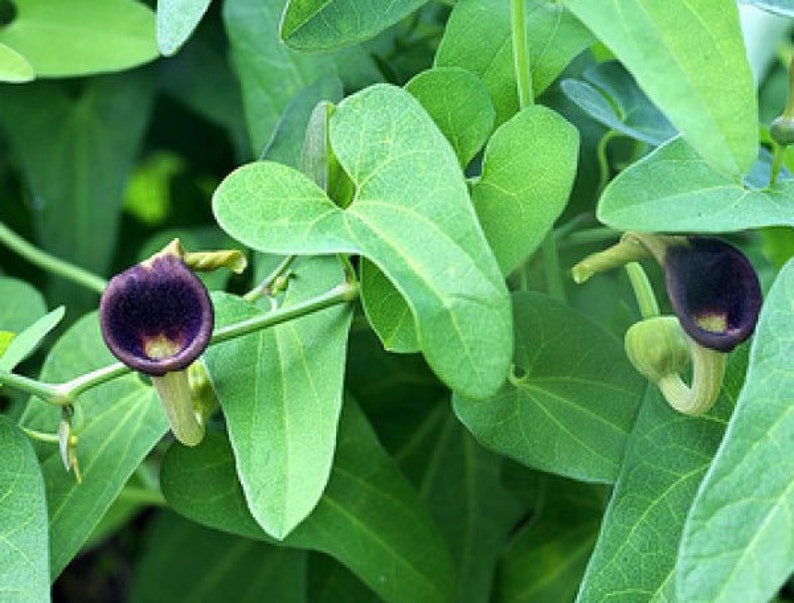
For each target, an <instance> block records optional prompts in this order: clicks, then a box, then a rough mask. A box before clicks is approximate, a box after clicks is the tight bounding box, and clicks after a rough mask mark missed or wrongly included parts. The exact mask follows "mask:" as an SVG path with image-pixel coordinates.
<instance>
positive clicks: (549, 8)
mask: <svg viewBox="0 0 794 603" xmlns="http://www.w3.org/2000/svg"><path fill="white" fill-rule="evenodd" d="M526 15H527V31H528V36H527V38H528V40H527V42H528V45H529V56H530V61H531V65H530V70H531V72H532V88H533V91H534V92H535V94H536V95H537V94H540V93H541V92H543V91H544V90H545V89H546V88H547V87H548V86H549V84H551V82H553V81H554V79H555V78H556V77H557V76H558V75H559V74H560V73H561V72H562V70H563V69H565V67H566V66H567V65H568V63H570V62H571V60H573V58H574V57H575V56H576V55H578V54H579V53H580V52H582V51H583V50H584V49H585V48H587V47H588V46H589V45H590V44H591V43H592V42H593V37H592V36H591V34H590V32H588V31H587V29H586V28H584V27H583V26H582V24H581V23H579V22H578V21H577V20H576V19H575V18H574V17H573V16H572V15H571V14H570V13H569V12H568V11H567V10H566V9H565V8H564V7H563V6H562V4H561V3H559V2H549V1H547V0H528V2H527V6H526ZM435 66H436V67H461V68H463V69H467V70H469V71H471V72H472V73H474V74H476V75H477V76H479V77H480V79H482V80H483V81H484V82H485V83H486V84H487V85H488V88H489V89H490V91H491V98H492V100H493V104H494V108H495V109H496V124H497V125H499V124H501V123H503V122H505V121H507V120H508V119H509V118H510V117H511V116H512V115H513V114H514V113H516V112H517V111H518V92H517V87H516V79H515V73H514V68H513V47H512V42H511V29H510V3H509V2H505V1H503V0H459V1H458V2H457V3H456V4H455V7H454V9H453V10H452V14H451V15H450V17H449V20H448V22H447V25H446V28H445V29H444V37H443V38H442V39H441V44H440V45H439V47H438V52H437V53H436V59H435Z"/></svg>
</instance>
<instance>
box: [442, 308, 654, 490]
mask: <svg viewBox="0 0 794 603" xmlns="http://www.w3.org/2000/svg"><path fill="white" fill-rule="evenodd" d="M513 308H514V321H515V328H516V334H515V339H516V348H515V356H514V359H513V362H514V367H513V370H512V375H511V377H510V379H509V380H508V382H507V383H506V384H505V385H503V386H502V388H501V389H500V390H499V391H498V392H497V393H496V395H495V396H493V397H491V398H487V399H484V400H470V399H467V398H465V397H464V396H462V395H456V396H455V397H454V398H453V405H454V408H455V413H456V414H457V415H458V417H459V418H460V420H461V421H462V422H463V424H464V425H466V427H467V428H468V429H469V430H470V431H471V432H472V433H473V434H474V436H475V437H476V438H477V439H478V440H479V441H480V442H481V443H482V444H483V445H485V446H486V447H487V448H490V449H492V450H495V451H497V452H498V453H500V454H503V455H505V456H507V457H509V458H512V459H514V460H516V461H518V462H519V463H522V464H524V465H526V466H528V467H533V468H536V469H542V470H543V471H548V472H551V473H556V474H559V475H563V476H567V477H572V478H574V479H580V480H586V481H596V482H607V483H611V482H614V481H615V479H617V477H618V474H619V471H620V467H621V463H622V461H623V453H624V449H625V446H626V441H627V439H628V435H629V433H630V431H631V428H632V425H633V423H634V418H635V415H636V413H637V409H638V406H639V403H640V400H641V397H642V391H643V384H644V381H643V379H642V378H641V377H640V376H639V374H638V373H637V372H636V371H635V370H634V367H632V366H631V364H630V363H629V361H628V360H627V359H626V355H625V353H624V351H623V346H622V345H621V343H620V342H619V341H618V340H617V339H615V338H614V337H612V336H611V335H610V334H608V333H607V332H606V331H604V330H602V329H601V328H600V327H599V326H598V325H597V324H595V323H593V322H590V321H589V320H588V319H587V318H585V316H583V315H582V314H579V313H578V312H576V311H574V310H571V309H570V308H569V307H568V306H566V305H564V304H562V303H560V302H558V301H556V300H553V299H551V298H548V297H546V296H544V295H541V294H538V293H529V292H524V293H515V294H514V295H513ZM572 350H576V353H572Z"/></svg>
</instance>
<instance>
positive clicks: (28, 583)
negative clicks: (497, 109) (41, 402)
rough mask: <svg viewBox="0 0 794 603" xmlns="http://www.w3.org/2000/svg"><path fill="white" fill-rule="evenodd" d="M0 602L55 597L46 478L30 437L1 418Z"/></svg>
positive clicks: (3, 417)
mask: <svg viewBox="0 0 794 603" xmlns="http://www.w3.org/2000/svg"><path fill="white" fill-rule="evenodd" d="M0 458H2V459H3V462H2V464H1V465H0V598H1V599H3V600H4V601H31V602H33V601H45V600H49V596H50V573H49V551H48V545H47V507H46V502H45V497H44V480H43V479H42V476H41V468H40V467H39V463H38V461H37V460H36V453H35V452H34V450H33V446H31V444H30V442H29V441H28V438H27V436H26V435H25V434H24V433H23V432H22V430H21V429H19V427H17V426H16V425H15V424H14V423H13V422H12V421H11V420H10V419H9V418H7V417H5V416H0Z"/></svg>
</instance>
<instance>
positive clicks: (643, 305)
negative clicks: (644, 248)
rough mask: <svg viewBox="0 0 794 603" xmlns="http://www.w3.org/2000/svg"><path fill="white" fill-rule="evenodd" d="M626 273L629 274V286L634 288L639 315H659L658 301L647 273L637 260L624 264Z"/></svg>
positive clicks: (645, 316) (648, 316)
mask: <svg viewBox="0 0 794 603" xmlns="http://www.w3.org/2000/svg"><path fill="white" fill-rule="evenodd" d="M625 268H626V274H628V275H629V281H630V282H631V287H632V289H634V297H635V298H636V299H637V305H639V307H640V315H641V316H642V317H643V318H654V317H656V316H659V303H658V302H657V301H656V295H655V294H654V292H653V287H651V281H650V280H648V275H647V274H645V270H644V269H643V267H642V266H641V265H640V264H639V263H638V262H629V263H628V264H626V266H625Z"/></svg>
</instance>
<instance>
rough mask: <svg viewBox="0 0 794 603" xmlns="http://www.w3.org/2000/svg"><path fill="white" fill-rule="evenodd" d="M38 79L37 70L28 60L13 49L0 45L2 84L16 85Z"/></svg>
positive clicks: (0, 75)
mask: <svg viewBox="0 0 794 603" xmlns="http://www.w3.org/2000/svg"><path fill="white" fill-rule="evenodd" d="M35 78H36V70H35V69H33V66H32V65H31V64H30V63H29V62H28V60H27V59H26V58H25V57H23V56H22V55H21V54H19V53H18V52H17V51H16V50H14V49H13V48H9V47H8V46H6V45H5V44H2V43H0V82H11V83H15V84H19V83H24V82H29V81H31V80H33V79H35Z"/></svg>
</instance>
